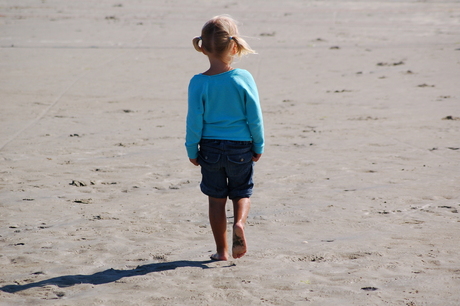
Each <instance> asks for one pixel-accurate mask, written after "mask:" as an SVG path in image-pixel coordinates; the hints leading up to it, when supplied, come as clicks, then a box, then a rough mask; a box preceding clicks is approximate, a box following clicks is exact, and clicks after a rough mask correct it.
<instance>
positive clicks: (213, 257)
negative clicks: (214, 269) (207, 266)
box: [210, 253, 228, 261]
mask: <svg viewBox="0 0 460 306" xmlns="http://www.w3.org/2000/svg"><path fill="white" fill-rule="evenodd" d="M210 258H211V260H215V261H225V260H228V256H222V255H219V254H218V253H216V254H212V255H211V257H210Z"/></svg>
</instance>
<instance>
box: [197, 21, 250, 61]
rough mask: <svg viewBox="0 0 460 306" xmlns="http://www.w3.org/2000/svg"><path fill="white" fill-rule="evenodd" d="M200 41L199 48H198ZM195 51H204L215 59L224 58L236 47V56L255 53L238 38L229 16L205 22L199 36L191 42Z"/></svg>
mask: <svg viewBox="0 0 460 306" xmlns="http://www.w3.org/2000/svg"><path fill="white" fill-rule="evenodd" d="M200 41H201V46H200ZM192 42H193V46H194V47H195V50H197V51H198V52H203V49H204V51H206V52H208V53H210V54H213V55H215V56H217V57H221V58H222V57H224V56H226V55H227V53H228V52H229V51H230V50H231V48H232V47H233V46H234V45H235V46H236V54H235V55H236V56H238V57H241V56H243V55H246V54H251V53H256V52H255V51H254V50H252V49H251V47H250V46H249V45H248V43H247V42H246V41H245V40H244V39H243V38H242V37H240V36H239V33H238V27H237V23H236V21H235V20H234V19H233V18H231V17H230V16H224V15H220V16H216V17H214V18H212V19H211V20H209V21H208V22H206V23H205V24H204V26H203V28H202V29H201V36H199V37H198V36H197V37H195V38H193V40H192Z"/></svg>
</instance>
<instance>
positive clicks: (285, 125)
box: [0, 0, 460, 306]
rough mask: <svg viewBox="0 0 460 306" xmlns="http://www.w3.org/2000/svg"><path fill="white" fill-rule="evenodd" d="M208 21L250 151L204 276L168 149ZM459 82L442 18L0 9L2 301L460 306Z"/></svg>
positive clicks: (203, 5) (178, 137) (458, 39)
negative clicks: (255, 118)
mask: <svg viewBox="0 0 460 306" xmlns="http://www.w3.org/2000/svg"><path fill="white" fill-rule="evenodd" d="M222 13H227V14H230V15H232V16H233V17H234V18H235V19H237V20H239V21H240V30H241V32H242V33H243V34H244V35H246V36H247V41H248V42H249V43H250V44H251V46H252V47H253V48H254V49H255V50H256V51H258V55H252V56H248V57H245V58H243V59H241V60H239V61H238V62H237V63H235V65H234V66H235V67H240V68H244V69H248V70H249V71H251V73H252V74H253V75H254V78H255V79H256V82H257V84H258V86H259V92H260V96H261V103H262V107H263V111H264V116H265V130H266V141H267V144H266V152H265V153H264V155H263V156H262V158H261V160H260V161H259V162H258V163H257V165H256V175H255V181H256V188H255V190H254V196H253V197H252V209H251V212H250V216H249V218H248V224H247V229H246V236H247V239H248V247H249V249H248V253H247V255H246V256H244V257H243V258H241V259H238V260H233V259H232V260H229V261H227V262H211V261H209V255H211V254H212V253H213V251H214V242H213V238H212V234H211V229H210V227H209V222H208V219H207V203H206V198H205V196H204V195H202V194H201V192H200V190H199V186H198V184H199V181H200V174H199V169H198V168H196V167H194V166H193V165H192V164H190V163H189V161H188V159H187V156H186V153H185V148H184V146H183V143H184V131H185V115H186V108H187V106H186V99H187V85H188V81H189V79H190V78H191V77H192V75H193V74H196V73H199V72H202V71H204V70H206V69H207V65H208V63H207V59H206V58H205V57H204V56H203V55H201V54H199V53H197V52H196V51H195V50H194V49H193V47H192V45H191V38H192V37H194V36H196V35H199V34H200V29H201V26H202V24H203V23H204V22H205V21H206V20H207V19H209V18H210V17H212V16H214V15H217V14H222ZM459 80H460V3H459V2H458V1H434V0H433V1H430V0H427V1H415V0H412V1H390V0H379V1H294V0H286V1H265V0H264V1H262V0H256V1H247V2H243V1H238V2H231V1H220V0H218V1H212V2H211V1H166V0H165V1H147V0H136V1H115V0H104V1H96V0H85V1H83V0H82V1H58V0H42V1H38V0H15V1H11V0H10V1H8V0H3V1H0V224H1V228H0V265H1V268H0V271H1V272H0V304H1V305H321V306H323V305H408V306H421V305H443V306H444V305H460V290H459V288H460V257H459V252H460V237H459V229H460V223H459V222H460V218H459V216H460V214H459V212H458V210H459V209H460V191H459V186H460V100H459V99H460V86H459ZM228 208H229V211H228V218H229V229H230V224H231V222H232V211H231V205H229V207H228ZM230 235H231V233H229V237H230Z"/></svg>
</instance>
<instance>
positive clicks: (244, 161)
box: [227, 151, 253, 182]
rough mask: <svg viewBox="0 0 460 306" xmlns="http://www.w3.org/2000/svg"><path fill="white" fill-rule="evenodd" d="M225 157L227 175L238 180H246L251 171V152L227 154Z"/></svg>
mask: <svg viewBox="0 0 460 306" xmlns="http://www.w3.org/2000/svg"><path fill="white" fill-rule="evenodd" d="M227 159H228V168H227V174H228V175H229V177H232V178H233V180H236V181H238V182H245V181H247V180H248V178H249V177H250V176H251V173H252V164H253V163H252V152H251V151H249V152H246V153H240V154H232V155H227Z"/></svg>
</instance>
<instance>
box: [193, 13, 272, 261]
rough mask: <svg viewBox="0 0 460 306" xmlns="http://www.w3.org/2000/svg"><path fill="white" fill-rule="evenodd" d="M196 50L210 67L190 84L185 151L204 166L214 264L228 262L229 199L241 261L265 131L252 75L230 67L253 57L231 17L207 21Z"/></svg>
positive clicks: (235, 253)
mask: <svg viewBox="0 0 460 306" xmlns="http://www.w3.org/2000/svg"><path fill="white" fill-rule="evenodd" d="M193 46H194V47H195V49H196V50H197V51H198V52H202V53H203V54H204V55H206V56H207V57H208V59H209V63H210V67H209V69H208V70H207V71H205V72H203V73H200V74H197V75H195V76H193V78H192V79H191V80H190V84H189V88H188V113H187V133H186V137H185V138H186V139H185V147H186V149H187V155H188V157H189V159H190V162H191V163H192V164H194V165H195V166H201V174H202V180H201V184H200V188H201V191H202V192H203V193H204V194H205V195H207V196H208V202H209V221H210V224H211V228H212V232H213V235H214V240H215V242H216V248H217V252H216V253H215V254H213V255H212V256H211V259H212V260H228V259H229V250H228V244H227V216H226V209H225V205H226V203H227V198H229V199H230V200H232V202H233V215H234V222H233V242H232V256H233V258H240V257H242V256H243V255H244V254H245V253H246V251H247V243H246V238H245V234H244V227H245V224H246V218H247V216H248V214H249V209H250V206H251V201H250V199H249V198H250V196H251V195H252V189H253V186H254V183H253V178H252V177H253V172H254V169H253V167H254V162H257V161H258V160H259V159H260V157H261V156H262V153H263V150H264V127H263V119H262V111H261V108H260V104H259V94H258V91H257V87H256V84H255V82H254V79H253V77H252V75H251V74H250V73H249V72H248V71H246V70H243V69H235V68H232V67H231V63H232V61H233V58H234V57H236V56H238V57H239V56H242V55H245V54H249V53H255V52H254V50H252V49H251V48H250V47H249V45H248V44H247V43H246V41H244V39H243V38H241V37H240V36H239V34H238V28H237V25H236V22H235V21H234V20H233V19H232V18H230V17H228V16H216V17H214V18H212V19H211V20H209V21H208V22H206V23H205V25H204V26H203V28H202V31H201V36H200V37H195V38H194V39H193Z"/></svg>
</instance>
